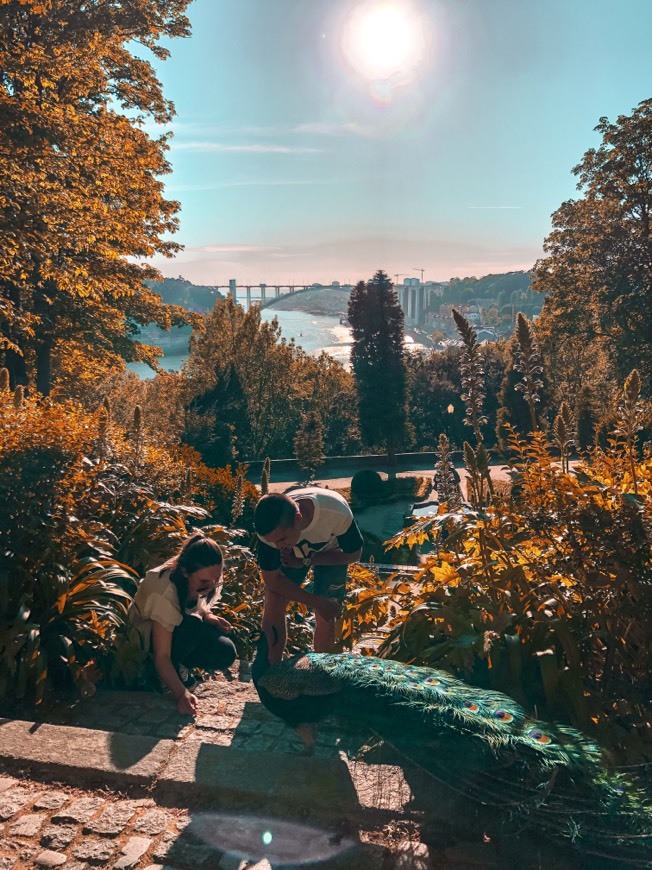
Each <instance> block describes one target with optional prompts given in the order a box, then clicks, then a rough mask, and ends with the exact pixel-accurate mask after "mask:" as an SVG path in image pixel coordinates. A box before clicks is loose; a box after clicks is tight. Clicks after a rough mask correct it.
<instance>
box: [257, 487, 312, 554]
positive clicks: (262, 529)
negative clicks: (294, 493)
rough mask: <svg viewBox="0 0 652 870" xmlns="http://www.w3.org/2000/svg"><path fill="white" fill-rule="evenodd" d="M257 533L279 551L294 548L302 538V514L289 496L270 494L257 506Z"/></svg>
mask: <svg viewBox="0 0 652 870" xmlns="http://www.w3.org/2000/svg"><path fill="white" fill-rule="evenodd" d="M254 523H255V526H256V532H257V533H258V535H260V537H261V538H262V539H263V540H264V541H266V542H267V543H268V544H273V545H274V546H275V547H278V548H279V549H283V548H284V547H294V545H295V544H296V543H297V541H298V540H299V538H300V537H301V512H300V511H299V508H298V507H297V504H296V502H294V501H293V500H292V499H291V498H290V496H289V495H282V494H281V493H270V494H269V495H264V496H263V497H262V498H261V499H260V501H259V502H258V504H257V505H256V511H255V513H254Z"/></svg>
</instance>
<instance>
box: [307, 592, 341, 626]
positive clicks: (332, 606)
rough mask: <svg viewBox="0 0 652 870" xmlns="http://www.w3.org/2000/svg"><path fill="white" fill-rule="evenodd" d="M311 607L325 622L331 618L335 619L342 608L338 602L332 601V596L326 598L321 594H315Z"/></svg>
mask: <svg viewBox="0 0 652 870" xmlns="http://www.w3.org/2000/svg"><path fill="white" fill-rule="evenodd" d="M313 609H314V611H315V613H318V614H319V616H321V618H322V619H324V620H325V621H326V622H330V621H331V620H333V619H337V617H338V616H339V615H340V611H341V609H342V608H341V606H340V604H339V602H337V601H333V600H332V598H326V597H324V596H323V595H315V600H314V604H313Z"/></svg>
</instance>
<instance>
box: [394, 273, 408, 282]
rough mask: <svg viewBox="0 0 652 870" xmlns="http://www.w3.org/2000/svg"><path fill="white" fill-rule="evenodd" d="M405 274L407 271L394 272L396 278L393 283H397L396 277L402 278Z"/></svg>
mask: <svg viewBox="0 0 652 870" xmlns="http://www.w3.org/2000/svg"><path fill="white" fill-rule="evenodd" d="M406 275H407V272H394V278H395V279H396V280H395V281H394V283H395V284H398V279H399V278H404V277H405V276H406Z"/></svg>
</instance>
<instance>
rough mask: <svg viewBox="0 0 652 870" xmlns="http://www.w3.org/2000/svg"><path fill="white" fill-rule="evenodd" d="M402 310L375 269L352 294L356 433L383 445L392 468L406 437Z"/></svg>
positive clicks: (388, 283) (351, 321) (366, 439)
mask: <svg viewBox="0 0 652 870" xmlns="http://www.w3.org/2000/svg"><path fill="white" fill-rule="evenodd" d="M403 320H404V319H403V311H402V310H401V306H400V305H399V302H398V298H397V295H396V292H395V291H394V286H393V284H392V282H391V281H390V280H389V278H388V276H387V275H386V274H385V273H384V272H383V271H382V270H379V271H378V272H376V274H375V275H374V276H373V278H371V280H369V281H367V282H366V283H365V282H364V281H360V282H359V283H358V284H357V285H356V286H355V287H354V288H353V290H352V291H351V297H350V299H349V322H350V324H351V328H352V332H353V347H352V349H351V366H352V368H353V374H354V377H355V381H356V388H357V391H358V407H359V413H360V429H361V432H362V437H363V439H364V440H365V441H366V442H367V444H369V445H376V444H382V445H384V446H385V447H386V449H387V457H388V461H389V463H390V465H393V464H394V463H395V461H396V450H397V448H398V447H399V446H401V445H402V444H403V442H404V440H405V438H406V435H407V431H406V423H407V412H406V404H407V383H406V382H407V379H406V368H405V358H404V354H405V351H404V349H403Z"/></svg>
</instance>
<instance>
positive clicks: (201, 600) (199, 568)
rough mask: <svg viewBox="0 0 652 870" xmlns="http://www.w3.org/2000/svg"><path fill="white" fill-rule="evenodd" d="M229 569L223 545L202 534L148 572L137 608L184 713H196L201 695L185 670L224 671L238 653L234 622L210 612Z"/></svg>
mask: <svg viewBox="0 0 652 870" xmlns="http://www.w3.org/2000/svg"><path fill="white" fill-rule="evenodd" d="M223 568H224V565H223V557H222V551H221V550H220V548H219V545H218V544H216V543H215V541H212V540H211V539H210V538H207V537H205V536H204V535H203V533H202V532H196V533H195V534H194V535H192V536H191V537H189V538H187V539H186V540H185V541H184V543H183V545H182V547H181V549H180V550H179V552H178V553H177V555H176V556H173V557H172V558H171V559H169V560H168V561H167V562H166V563H165V564H164V565H160V566H159V567H158V568H153V569H152V570H151V571H148V572H147V574H146V575H145V579H144V580H143V581H142V583H141V584H140V586H139V588H138V592H137V593H136V597H135V598H134V606H133V607H132V609H131V620H132V622H133V623H134V625H135V626H136V628H137V629H138V631H139V632H140V634H141V636H142V638H143V642H144V646H145V649H146V650H150V651H151V652H152V653H153V658H154V665H155V667H156V671H157V673H158V675H159V677H160V678H161V680H162V682H163V683H164V684H165V686H167V688H168V689H169V690H170V691H171V692H172V694H173V696H174V697H175V698H176V701H177V710H178V711H179V713H181V715H183V716H193V715H194V714H195V712H196V711H197V699H196V698H195V696H194V695H193V694H191V693H190V692H189V691H188V689H187V688H186V686H185V685H184V684H183V682H182V681H181V677H180V676H179V670H181V671H182V673H183V670H185V669H186V668H193V667H199V668H203V669H204V670H207V671H219V670H224V669H225V668H228V667H229V666H230V665H232V664H233V661H234V660H235V657H236V650H235V646H234V645H233V642H232V641H231V640H229V638H228V637H226V635H227V634H228V632H229V631H230V629H231V624H230V623H229V622H227V620H226V619H223V618H222V617H221V616H215V615H214V614H213V613H211V610H210V604H211V602H213V601H216V600H217V599H218V598H219V596H220V592H221V589H222V571H223Z"/></svg>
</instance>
